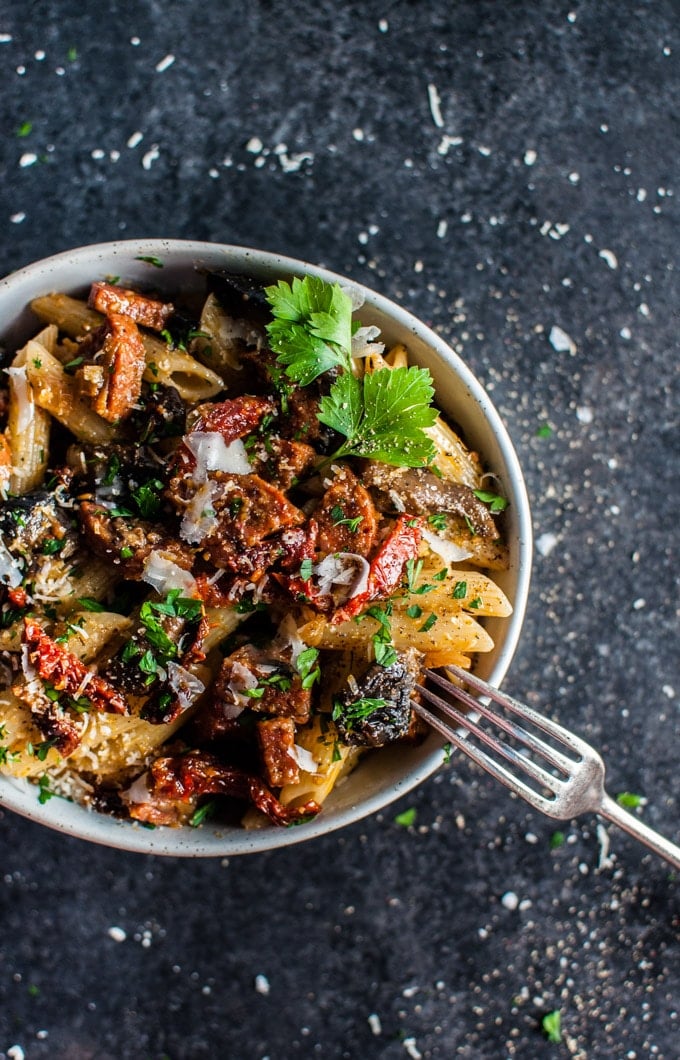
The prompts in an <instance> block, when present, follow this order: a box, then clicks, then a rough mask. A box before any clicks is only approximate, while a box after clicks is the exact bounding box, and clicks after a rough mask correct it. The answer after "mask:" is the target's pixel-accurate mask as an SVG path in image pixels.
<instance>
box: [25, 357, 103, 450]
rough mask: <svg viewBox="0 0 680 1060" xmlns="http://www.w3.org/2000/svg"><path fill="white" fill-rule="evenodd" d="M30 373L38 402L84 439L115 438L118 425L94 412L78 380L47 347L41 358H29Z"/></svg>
mask: <svg viewBox="0 0 680 1060" xmlns="http://www.w3.org/2000/svg"><path fill="white" fill-rule="evenodd" d="M26 373H27V376H28V380H29V382H30V384H31V387H32V390H33V395H34V398H35V403H36V405H38V406H39V407H40V408H41V409H44V410H45V411H46V412H49V413H50V414H51V415H52V416H54V418H55V420H59V422H60V423H61V424H63V426H64V427H66V428H67V429H68V430H69V431H71V433H72V434H74V435H75V436H76V438H78V439H79V440H80V441H81V442H95V443H98V444H100V445H102V444H105V443H106V442H110V441H112V440H113V439H114V438H115V436H116V431H115V428H114V427H113V426H112V425H111V424H109V423H106V422H105V421H104V420H103V419H102V418H101V416H98V415H97V413H96V412H93V410H92V409H91V408H90V406H89V405H88V403H87V402H86V401H85V399H84V398H83V397H82V395H81V394H80V393H79V392H78V389H77V386H76V383H75V382H74V380H73V379H72V378H71V376H69V375H67V374H66V372H65V371H64V369H63V367H62V365H61V364H60V363H59V361H58V360H57V359H56V357H53V356H52V354H50V353H48V352H47V350H45V351H44V353H43V354H42V356H41V357H40V358H36V359H34V360H30V358H29V360H28V361H27V363H26Z"/></svg>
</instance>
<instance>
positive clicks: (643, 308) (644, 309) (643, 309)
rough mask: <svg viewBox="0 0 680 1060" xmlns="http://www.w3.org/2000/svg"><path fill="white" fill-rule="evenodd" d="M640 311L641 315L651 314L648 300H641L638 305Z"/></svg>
mask: <svg viewBox="0 0 680 1060" xmlns="http://www.w3.org/2000/svg"><path fill="white" fill-rule="evenodd" d="M638 313H640V315H641V316H643V317H648V316H649V306H648V305H647V303H646V302H640V305H639V306H638Z"/></svg>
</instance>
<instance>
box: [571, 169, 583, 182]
mask: <svg viewBox="0 0 680 1060" xmlns="http://www.w3.org/2000/svg"><path fill="white" fill-rule="evenodd" d="M568 179H569V183H570V184H578V182H579V181H580V179H581V174H580V173H576V172H575V171H574V172H573V173H570V174H569V178H568Z"/></svg>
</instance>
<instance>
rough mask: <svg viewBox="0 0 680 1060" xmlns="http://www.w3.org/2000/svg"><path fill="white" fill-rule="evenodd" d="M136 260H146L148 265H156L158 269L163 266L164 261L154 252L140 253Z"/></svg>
mask: <svg viewBox="0 0 680 1060" xmlns="http://www.w3.org/2000/svg"><path fill="white" fill-rule="evenodd" d="M135 261H145V262H146V263H147V265H154V266H155V267H156V268H157V269H162V268H163V262H162V261H161V259H160V258H157V257H156V256H155V255H154V254H138V255H137V256H136V258H135Z"/></svg>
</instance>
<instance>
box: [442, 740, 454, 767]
mask: <svg viewBox="0 0 680 1060" xmlns="http://www.w3.org/2000/svg"><path fill="white" fill-rule="evenodd" d="M442 751H443V752H444V765H445V766H448V764H449V762H450V761H451V752H452V751H453V746H452V744H450V743H445V744H444V746H443V747H442Z"/></svg>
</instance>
